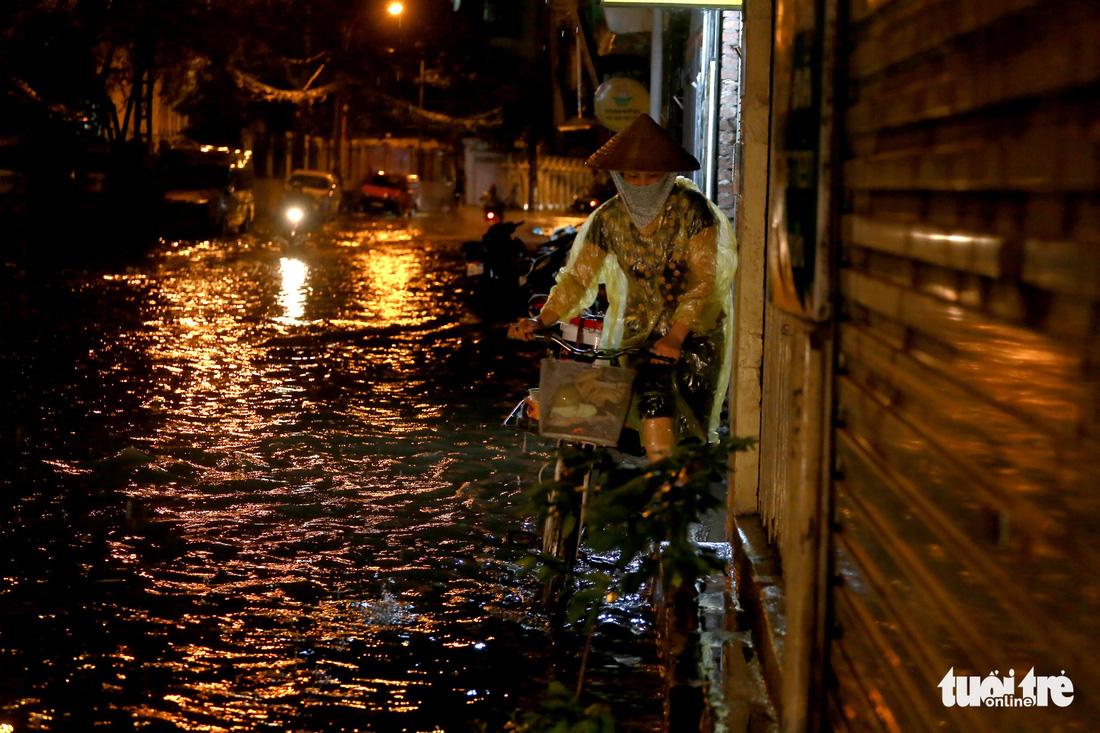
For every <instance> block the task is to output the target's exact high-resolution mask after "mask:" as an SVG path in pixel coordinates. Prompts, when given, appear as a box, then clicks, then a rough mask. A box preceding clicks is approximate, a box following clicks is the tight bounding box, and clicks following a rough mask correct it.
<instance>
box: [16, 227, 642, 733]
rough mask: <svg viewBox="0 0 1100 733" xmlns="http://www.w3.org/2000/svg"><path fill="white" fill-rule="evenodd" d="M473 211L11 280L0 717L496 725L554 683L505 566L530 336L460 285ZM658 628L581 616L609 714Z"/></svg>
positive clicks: (525, 458)
mask: <svg viewBox="0 0 1100 733" xmlns="http://www.w3.org/2000/svg"><path fill="white" fill-rule="evenodd" d="M576 221H577V220H576V219H565V220H554V219H553V218H550V217H540V218H539V219H532V220H531V221H529V222H527V226H526V227H525V230H524V231H525V232H529V229H530V226H532V225H540V226H544V227H546V226H550V225H554V224H560V223H572V222H576ZM483 230H484V226H483V225H482V223H481V221H480V217H478V216H476V215H473V214H471V213H470V211H464V212H461V213H460V214H439V215H418V216H417V217H414V218H411V219H398V218H391V217H385V218H367V217H361V216H355V217H347V218H344V219H341V220H340V221H338V222H334V223H333V224H331V225H330V226H329V227H328V228H327V229H326V231H325V232H322V233H320V234H319V235H318V236H317V237H315V239H314V241H312V242H311V243H309V244H308V245H306V246H304V247H301V248H296V249H293V250H288V249H286V248H284V247H280V246H278V245H276V244H273V243H272V242H271V241H270V240H269V239H267V238H265V237H264V236H262V233H261V234H259V235H255V236H248V237H244V238H242V239H239V240H232V241H204V242H200V241H179V242H169V241H165V242H161V243H159V244H157V245H155V246H153V247H152V248H151V250H150V251H148V252H147V253H146V254H144V255H143V256H140V257H129V258H116V259H115V260H114V261H112V262H110V263H107V264H104V263H102V262H101V263H98V264H92V265H79V266H77V265H72V266H67V267H59V268H56V269H53V270H50V273H51V274H41V273H38V274H33V275H31V276H29V278H28V280H27V281H26V282H27V284H26V286H25V291H24V292H23V293H22V296H21V297H17V296H16V295H13V294H11V293H9V295H8V296H6V298H7V299H6V301H5V310H6V314H7V315H9V316H10V314H11V313H12V312H18V313H19V317H17V318H10V317H7V318H6V319H5V321H4V323H3V326H4V328H3V331H2V332H0V337H2V341H3V343H2V344H0V345H2V350H0V378H2V379H0V398H2V400H0V401H2V403H3V404H4V405H5V409H4V415H3V416H2V417H0V431H2V432H0V439H2V445H0V448H2V450H0V460H2V463H0V467H2V469H3V478H2V479H0V486H2V488H3V491H2V493H0V731H22V730H52V731H90V730H93V729H98V730H112V731H113V730H122V731H125V730H149V731H162V730H165V731H167V730H202V731H263V730H278V731H344V730H348V731H350V730H376V731H391V730H392V731H406V730H407V731H435V730H442V731H467V730H475V729H477V726H478V725H479V724H485V726H486V729H488V730H499V729H500V728H501V727H502V725H503V723H504V722H505V721H506V720H507V718H508V716H509V714H511V713H512V711H514V710H515V709H517V708H518V707H520V706H521V705H522V704H523V703H524V701H529V700H531V699H532V698H535V697H537V696H538V695H539V694H540V693H541V692H542V690H543V689H544V687H545V685H546V683H547V681H548V679H549V678H550V677H551V675H553V674H557V675H559V676H560V677H561V679H562V680H563V681H565V682H567V683H569V684H571V683H572V680H573V678H572V677H571V675H572V674H573V673H574V671H575V670H574V665H575V659H576V657H577V656H578V655H577V654H576V653H577V652H578V651H579V644H580V641H579V640H575V646H573V648H570V644H569V643H565V644H559V645H558V647H557V648H553V647H552V646H551V643H550V640H551V636H550V633H549V631H548V629H547V624H546V619H545V618H544V617H543V616H542V615H541V613H540V609H539V608H538V606H537V604H535V603H534V602H533V598H532V595H533V593H534V581H533V580H532V579H531V578H529V577H525V576H522V575H521V574H520V573H519V571H518V569H517V566H516V562H517V560H519V559H520V557H521V556H522V555H523V554H524V553H525V552H527V551H528V550H529V549H530V548H531V547H532V545H533V542H534V533H533V527H532V525H531V522H530V520H529V519H527V518H524V517H522V516H519V515H517V513H516V512H515V511H514V510H515V505H516V503H517V501H518V499H519V492H520V491H521V489H522V488H525V487H528V486H530V485H532V484H533V482H534V481H536V480H537V479H536V476H537V472H538V469H539V467H540V466H541V465H542V463H543V462H544V461H545V460H546V458H547V453H546V451H545V448H542V447H539V448H537V449H535V450H533V451H532V452H531V453H525V452H524V450H523V448H524V441H523V439H522V437H520V436H517V435H516V434H514V433H511V432H508V431H506V430H504V429H503V428H501V427H500V421H501V419H502V418H503V416H504V415H505V414H506V413H507V411H508V410H509V409H510V408H511V407H512V406H513V404H514V403H515V402H516V401H518V399H519V398H520V396H521V395H522V394H523V393H524V392H525V391H526V388H527V387H528V386H531V385H532V384H533V383H534V382H535V381H537V356H538V354H537V352H534V351H532V350H531V347H523V348H517V346H516V345H515V344H514V343H513V342H507V341H506V340H505V339H504V338H503V328H502V327H501V326H500V324H498V323H494V322H493V318H492V316H493V315H494V314H491V313H490V314H488V317H486V314H483V313H482V314H479V313H476V312H474V311H472V310H471V309H470V308H468V307H467V299H466V293H464V291H463V289H464V287H465V283H464V282H463V281H464V272H463V262H462V258H461V253H460V251H459V245H460V243H461V242H462V241H463V240H464V239H468V238H476V237H477V236H479V235H480V233H481V232H482V231H483ZM525 238H526V239H527V240H528V241H529V242H530V243H532V244H533V243H535V242H537V241H538V238H537V237H535V236H533V235H529V234H528V235H525ZM535 445H536V444H535V443H534V442H532V443H530V446H529V447H534V446H535ZM652 634H653V628H652V619H651V617H650V614H649V611H648V609H647V607H646V604H645V602H644V601H643V600H641V599H627V600H625V601H621V602H619V603H618V604H616V606H615V607H614V608H609V609H608V610H607V613H606V614H605V615H604V616H603V618H602V620H601V625H600V629H599V633H598V634H597V637H596V644H595V648H594V651H593V656H592V657H591V658H590V659H589V660H588V669H589V672H588V680H589V681H588V684H587V687H586V689H587V690H588V691H589V693H590V694H592V695H593V696H594V697H593V699H602V700H604V701H606V702H608V703H609V704H610V705H611V706H612V709H613V711H614V713H615V715H616V717H617V719H618V720H619V722H620V728H619V729H620V730H651V729H653V728H654V727H656V726H657V725H659V715H660V710H661V702H660V700H659V699H658V696H657V695H656V693H655V690H657V689H659V679H658V677H659V673H658V670H657V664H656V655H655V650H654V649H653V643H652V641H653V640H652ZM555 670H556V671H555Z"/></svg>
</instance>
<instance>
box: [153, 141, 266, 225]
mask: <svg viewBox="0 0 1100 733" xmlns="http://www.w3.org/2000/svg"><path fill="white" fill-rule="evenodd" d="M155 179H156V181H157V183H158V184H159V186H160V188H161V203H162V206H161V215H162V223H163V224H164V225H166V226H167V227H168V228H170V229H173V230H181V229H182V230H187V231H199V232H202V233H213V234H235V233H240V232H244V231H247V230H248V228H249V227H250V226H251V225H252V222H253V221H254V220H255V218H256V199H255V196H254V195H253V192H252V188H253V184H254V179H255V175H254V173H253V169H252V154H251V151H248V150H246V151H241V150H233V149H230V148H227V147H214V146H211V145H203V146H196V147H181V148H172V149H169V150H165V151H163V152H162V153H161V154H160V155H159V156H158V158H157V162H156V169H155Z"/></svg>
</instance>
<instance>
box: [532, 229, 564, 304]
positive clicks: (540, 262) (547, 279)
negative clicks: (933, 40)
mask: <svg viewBox="0 0 1100 733" xmlns="http://www.w3.org/2000/svg"><path fill="white" fill-rule="evenodd" d="M531 231H533V232H534V233H535V234H537V235H539V236H543V231H542V229H539V228H537V227H536V228H535V229H532V230H531ZM576 238H577V228H576V227H574V226H572V225H570V226H565V227H559V228H558V229H555V230H554V231H552V232H551V233H550V235H549V237H548V239H547V241H546V242H545V243H543V244H541V245H540V246H539V248H538V249H537V250H536V251H535V254H534V257H533V258H532V262H531V268H530V271H529V272H528V274H527V281H526V283H525V286H526V288H527V291H528V292H529V293H530V294H532V295H539V294H544V293H549V292H550V288H552V287H554V283H555V282H557V275H558V270H560V269H561V268H562V265H564V264H565V261H566V260H567V259H569V252H570V250H571V249H572V248H573V240H575V239H576Z"/></svg>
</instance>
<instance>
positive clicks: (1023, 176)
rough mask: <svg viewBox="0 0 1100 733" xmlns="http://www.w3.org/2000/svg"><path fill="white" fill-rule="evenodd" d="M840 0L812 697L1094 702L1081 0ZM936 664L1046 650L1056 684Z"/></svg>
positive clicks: (1093, 376)
mask: <svg viewBox="0 0 1100 733" xmlns="http://www.w3.org/2000/svg"><path fill="white" fill-rule="evenodd" d="M847 8H848V12H849V18H848V22H849V24H850V28H849V31H850V32H849V36H848V37H849V38H850V40H851V47H850V55H849V57H848V58H847V61H846V63H847V77H848V78H847V86H848V91H849V94H848V100H847V102H848V107H847V110H846V111H843V112H842V114H843V117H844V119H843V126H844V129H845V142H846V150H845V155H844V161H845V162H844V168H843V174H842V177H843V187H844V189H845V195H846V202H847V203H846V208H845V213H844V216H843V221H842V225H843V226H842V230H843V234H842V239H843V242H842V247H843V266H842V268H841V270H840V283H839V285H840V292H841V299H842V303H841V311H842V313H843V317H842V319H841V323H840V327H839V329H838V338H839V344H838V349H839V367H840V369H839V374H838V376H837V378H836V384H835V392H836V409H837V429H836V435H835V449H836V463H837V476H836V478H835V480H834V483H833V487H834V497H835V518H836V522H835V524H834V531H833V535H832V537H833V548H834V552H835V555H834V558H835V571H836V574H837V575H838V576H839V579H838V586H837V587H836V589H835V592H834V595H833V603H832V614H833V619H832V626H833V630H834V639H833V641H832V642H831V644H830V647H829V657H828V671H829V673H830V675H831V677H832V682H833V684H832V686H831V690H830V692H829V695H828V699H827V708H828V710H827V713H828V718H829V720H830V723H831V724H832V725H833V726H834V727H836V728H838V729H845V728H852V729H860V730H906V731H908V730H931V729H934V728H936V729H949V730H1053V729H1056V728H1057V727H1058V726H1062V727H1064V728H1065V729H1069V730H1073V729H1079V727H1080V728H1081V729H1083V728H1084V727H1085V726H1086V725H1091V724H1095V723H1096V721H1100V664H1098V660H1097V659H1096V649H1097V646H1098V643H1097V642H1098V640H1100V614H1098V613H1097V609H1098V608H1100V546H1098V543H1097V542H1096V540H1097V538H1098V537H1100V532H1098V530H1100V418H1098V407H1100V398H1098V395H1100V391H1098V383H1100V334H1098V331H1100V93H1098V90H1100V4H1098V3H1096V2H1037V1H1036V0H893V1H890V0H847ZM952 668H953V669H954V672H955V674H956V675H975V676H979V677H982V678H984V677H986V676H987V675H988V674H990V673H992V672H994V671H996V672H998V673H999V674H998V675H997V676H999V677H1004V676H1007V675H1008V674H1009V670H1013V671H1014V672H1015V678H1016V680H1017V681H1019V680H1021V679H1022V678H1023V677H1024V675H1025V674H1026V673H1027V672H1028V670H1030V669H1031V668H1034V669H1035V674H1037V675H1059V674H1060V673H1061V672H1062V671H1063V670H1064V671H1065V674H1066V676H1068V677H1069V678H1070V679H1071V680H1072V682H1073V685H1074V688H1075V693H1076V694H1075V699H1074V701H1073V703H1072V704H1071V706H1069V707H1067V708H1060V707H1056V706H1053V705H1052V706H1049V707H1046V708H1028V709H1022V708H1011V709H1006V708H989V707H983V708H981V709H974V708H965V709H962V708H959V707H957V706H955V707H946V706H945V705H944V704H943V702H942V700H941V692H940V689H939V688H938V687H937V685H938V683H939V681H940V680H941V678H943V677H944V675H945V674H946V673H947V672H948V670H950V669H952ZM1086 721H1092V723H1091V724H1087V723H1086Z"/></svg>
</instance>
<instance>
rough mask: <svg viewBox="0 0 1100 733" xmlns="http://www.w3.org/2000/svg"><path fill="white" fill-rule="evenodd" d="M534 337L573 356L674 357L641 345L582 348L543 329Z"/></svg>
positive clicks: (672, 360) (664, 358) (658, 358)
mask: <svg viewBox="0 0 1100 733" xmlns="http://www.w3.org/2000/svg"><path fill="white" fill-rule="evenodd" d="M535 337H536V338H538V339H540V340H542V341H545V342H546V343H548V344H551V343H552V344H557V345H558V346H560V347H561V348H562V349H564V350H565V351H568V352H569V353H570V354H573V355H574V356H587V357H593V358H596V359H615V358H617V357H620V356H625V355H626V354H643V353H644V354H648V355H649V358H650V359H652V360H654V361H667V362H669V363H674V361H675V360H674V359H669V358H668V357H664V356H658V355H657V354H654V353H652V352H651V351H649V350H648V349H645V348H643V347H641V346H627V347H626V348H623V349H582V348H578V347H576V346H574V345H573V344H571V343H569V342H568V341H566V340H565V339H563V338H561V337H560V336H558V335H557V334H554V333H547V332H545V331H544V332H542V333H538V334H535Z"/></svg>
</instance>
